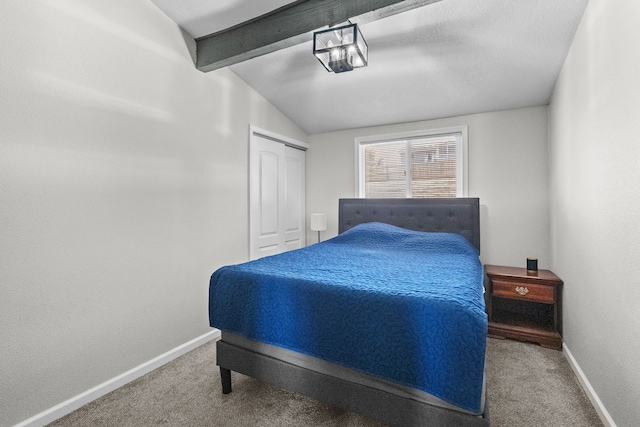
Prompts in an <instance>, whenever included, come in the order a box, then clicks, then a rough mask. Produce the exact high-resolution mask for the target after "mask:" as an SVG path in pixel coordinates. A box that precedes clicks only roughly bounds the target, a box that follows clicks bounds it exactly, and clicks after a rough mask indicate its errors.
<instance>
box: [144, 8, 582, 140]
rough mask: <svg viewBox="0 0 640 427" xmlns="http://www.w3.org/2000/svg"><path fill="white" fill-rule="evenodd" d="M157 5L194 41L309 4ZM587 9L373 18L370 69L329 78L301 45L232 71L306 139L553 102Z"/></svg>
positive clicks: (434, 11)
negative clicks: (283, 10) (298, 129)
mask: <svg viewBox="0 0 640 427" xmlns="http://www.w3.org/2000/svg"><path fill="white" fill-rule="evenodd" d="M152 1H153V2H154V3H155V4H156V5H157V6H158V7H159V8H160V9H161V10H163V11H164V12H165V13H166V14H167V15H168V16H169V17H170V18H171V19H173V20H174V21H175V22H176V23H177V24H178V25H179V26H180V27H182V28H183V29H184V30H185V31H186V32H188V33H189V34H190V35H191V36H193V37H194V38H195V39H196V40H199V39H202V38H203V37H205V36H207V35H210V34H213V33H218V32H220V31H224V30H225V29H228V28H230V27H234V26H236V25H238V24H241V23H244V22H246V21H250V20H253V19H254V18H257V17H259V16H261V15H264V14H266V13H269V12H271V11H273V10H276V9H278V8H281V7H283V6H287V5H291V4H293V3H303V2H301V1H297V2H291V1H287V0H216V1H210V0H180V1H176V0H152ZM314 1H316V0H307V2H314ZM345 1H348V2H354V3H363V1H362V0H343V2H345ZM329 3H330V2H329ZM364 3H366V2H364ZM401 3H402V2H401ZM410 3H420V2H416V1H414V0H408V1H406V4H410ZM586 4H587V0H562V1H558V0H536V1H530V0H483V1H478V0H441V1H436V2H433V3H431V4H427V5H425V6H420V7H417V8H415V9H412V10H409V11H404V12H402V13H398V14H394V15H391V16H387V17H384V18H382V19H377V20H373V21H371V20H370V19H365V21H368V22H364V23H361V24H360V26H361V31H362V34H363V35H364V38H365V39H366V41H367V44H368V46H369V66H368V67H366V68H359V69H356V70H354V71H351V72H346V73H340V74H334V73H329V72H327V71H326V70H325V69H324V68H323V66H322V65H321V64H320V63H319V62H318V60H317V59H316V58H315V57H314V56H313V54H312V53H311V51H312V44H313V43H312V42H311V41H304V42H302V43H297V40H296V43H287V44H291V45H290V46H288V47H285V48H280V49H279V50H275V51H273V52H270V53H266V54H264V55H261V56H257V57H255V58H252V59H246V60H243V61H242V62H238V63H235V64H233V65H230V66H229V67H230V69H231V70H232V71H233V72H234V73H235V74H237V75H238V76H239V77H240V78H242V79H243V80H244V81H245V82H246V83H248V84H249V85H250V86H251V87H253V88H254V89H255V90H256V91H257V92H259V93H260V94H261V95H262V96H264V97H265V98H266V99H268V100H269V101H270V102H271V103H272V104H274V105H275V106H276V107H277V108H278V109H279V110H280V111H282V112H283V113H284V114H285V115H286V116H287V117H289V118H290V119H291V120H293V121H294V122H295V123H297V124H298V126H300V127H301V128H302V129H303V130H304V131H305V132H307V133H308V134H316V133H323V132H329V131H335V130H342V129H351V128H359V127H365V126H375V125H383V124H391V123H402V122H411V121H419V120H429V119H435V118H442V117H453V116H458V115H464V114H473V113H480V112H487V111H498V110H505V109H512V108H521V107H529V106H538V105H545V104H547V103H548V102H549V99H550V97H551V94H552V91H553V88H554V84H555V81H556V79H557V76H558V74H559V72H560V69H561V67H562V64H563V62H564V59H565V57H566V55H567V52H568V50H569V47H570V45H571V42H572V40H573V36H574V34H575V31H576V29H577V26H578V24H579V23H580V19H581V18H582V14H583V12H584V9H585V7H586ZM353 18H354V19H352V21H354V22H358V19H357V17H353ZM250 28H251V27H250ZM255 28H258V29H259V27H255ZM324 28H327V27H326V26H325V27H324ZM317 29H323V28H317ZM259 37H260V36H258V38H259ZM279 47H280V46H279ZM209 48H213V49H215V44H214V46H213V47H211V46H210V47H209Z"/></svg>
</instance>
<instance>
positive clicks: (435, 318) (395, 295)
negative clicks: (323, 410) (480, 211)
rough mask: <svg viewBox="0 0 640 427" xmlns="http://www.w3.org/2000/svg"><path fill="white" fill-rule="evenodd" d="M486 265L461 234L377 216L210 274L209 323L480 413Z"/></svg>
mask: <svg viewBox="0 0 640 427" xmlns="http://www.w3.org/2000/svg"><path fill="white" fill-rule="evenodd" d="M482 282H483V271H482V265H481V264H480V261H479V259H478V254H477V251H476V249H475V248H473V247H472V246H471V245H470V244H469V243H468V242H467V240H466V239H464V238H463V237H461V236H459V235H454V234H448V233H422V232H415V231H409V230H404V229H401V228H398V227H394V226H390V225H387V224H380V223H367V224H361V225H358V226H356V227H354V228H352V229H350V230H348V231H346V232H345V233H342V234H341V235H339V236H337V237H335V238H333V239H330V240H327V241H325V242H322V243H319V244H316V245H312V246H309V247H306V248H303V249H299V250H295V251H291V252H287V253H284V254H280V255H275V256H271V257H266V258H262V259H259V260H256V261H251V262H248V263H243V264H238V265H234V266H226V267H222V268H221V269H219V270H217V271H216V272H215V273H214V274H213V275H212V277H211V282H210V298H209V316H210V323H211V326H213V327H216V328H219V329H221V330H222V331H223V333H224V332H229V333H232V334H234V335H237V336H240V337H244V338H246V339H249V340H252V341H256V342H260V343H264V344H269V345H272V346H276V347H280V348H283V349H286V350H290V351H293V352H296V353H300V354H302V355H306V356H310V357H313V358H317V359H320V360H323V361H326V362H329V363H332V364H335V365H338V366H342V367H345V368H348V369H351V370H354V371H357V372H361V373H363V374H365V375H368V376H371V377H374V378H378V379H380V380H383V381H387V382H390V383H393V384H397V385H400V386H404V387H407V388H410V389H416V390H419V391H421V392H424V393H427V394H430V395H432V396H435V397H436V398H438V399H441V400H442V401H443V402H446V403H447V404H451V405H454V406H456V407H459V408H462V409H463V410H465V411H469V412H471V413H480V412H481V411H482V402H483V398H482V393H483V380H484V359H485V348H486V333H487V318H486V314H485V312H484V298H483V288H482Z"/></svg>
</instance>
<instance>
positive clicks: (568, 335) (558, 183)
mask: <svg viewBox="0 0 640 427" xmlns="http://www.w3.org/2000/svg"><path fill="white" fill-rule="evenodd" d="M639 19H640V3H639V2H637V1H636V0H619V1H590V2H589V5H588V7H587V9H586V11H585V15H584V17H583V19H582V23H581V25H580V27H579V29H578V32H577V34H576V36H575V38H574V41H573V45H572V47H571V50H570V52H569V55H568V57H567V60H566V62H565V65H564V68H563V70H562V72H561V74H560V77H559V79H558V82H557V84H556V89H555V92H554V95H553V98H552V102H551V105H550V114H549V116H550V132H549V134H550V184H551V193H550V194H551V197H550V205H551V249H552V255H553V269H554V270H555V271H556V273H558V275H559V276H560V277H562V279H564V281H565V286H564V339H565V343H566V345H567V347H568V348H569V350H570V352H571V353H572V354H573V356H574V357H575V359H576V361H577V362H578V364H579V365H580V367H581V369H582V370H583V371H584V373H585V375H586V376H587V378H588V380H589V382H590V384H591V386H592V387H593V389H594V390H595V392H596V393H597V395H598V396H599V398H600V399H601V400H602V402H603V403H604V405H605V407H606V408H607V411H608V412H609V414H610V415H611V417H612V418H613V420H614V421H615V424H617V425H618V426H637V425H640V405H638V402H640V369H639V366H640V262H638V259H640V192H639V191H638V182H640V44H639V43H638V40H640V27H639V26H638V22H639Z"/></svg>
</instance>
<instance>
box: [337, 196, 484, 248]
mask: <svg viewBox="0 0 640 427" xmlns="http://www.w3.org/2000/svg"><path fill="white" fill-rule="evenodd" d="M364 222H384V223H386V224H391V225H396V226H398V227H402V228H406V229H409V230H416V231H440V232H446V233H456V234H461V235H462V236H464V237H466V238H467V240H469V242H471V244H472V245H473V246H475V247H476V248H477V249H478V251H479V250H480V200H479V199H478V198H455V199H340V201H339V222H338V232H339V233H342V232H344V231H347V230H348V229H350V228H351V227H354V226H356V225H358V224H362V223H364Z"/></svg>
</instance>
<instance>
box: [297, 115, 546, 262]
mask: <svg viewBox="0 0 640 427" xmlns="http://www.w3.org/2000/svg"><path fill="white" fill-rule="evenodd" d="M460 125H468V126H469V196H470V197H479V198H480V204H481V212H480V221H481V233H482V235H481V246H482V248H481V251H482V253H481V258H482V260H483V262H485V263H489V264H501V265H515V266H523V267H524V266H525V263H526V258H527V257H528V256H533V257H538V258H539V263H540V268H549V266H550V261H551V259H550V255H549V204H548V169H547V157H548V152H547V140H548V137H547V132H548V125H547V107H544V106H543V107H533V108H523V109H518V110H509V111H498V112H493V113H484V114H474V115H470V116H462V117H453V118H447V119H441V120H431V121H425V122H415V123H406V124H399V125H393V126H379V127H373V128H365V129H353V130H348V131H342V132H332V133H325V134H319V135H312V136H310V137H309V143H310V145H311V147H310V148H309V150H308V152H307V153H308V155H307V213H308V214H310V213H313V212H326V213H327V214H328V228H329V229H328V230H327V231H326V232H324V233H322V238H323V239H325V238H328V237H332V236H335V235H336V234H337V232H338V199H339V198H341V197H355V164H356V163H355V155H356V154H355V153H356V151H355V143H354V138H356V137H358V136H368V135H382V134H388V133H394V132H405V131H413V130H423V129H437V128H445V127H451V126H460ZM316 240H317V235H313V234H309V235H308V236H307V241H308V242H315V241H316Z"/></svg>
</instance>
